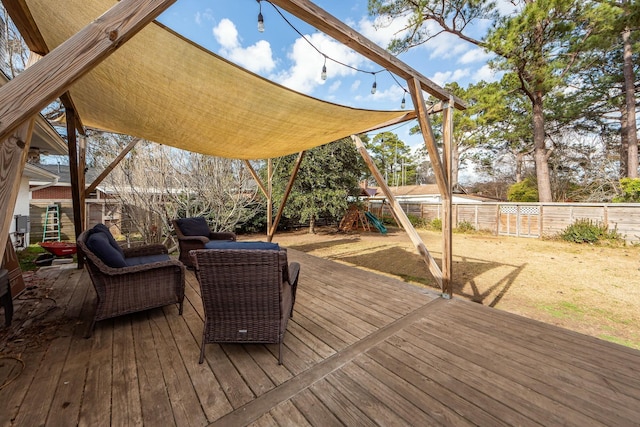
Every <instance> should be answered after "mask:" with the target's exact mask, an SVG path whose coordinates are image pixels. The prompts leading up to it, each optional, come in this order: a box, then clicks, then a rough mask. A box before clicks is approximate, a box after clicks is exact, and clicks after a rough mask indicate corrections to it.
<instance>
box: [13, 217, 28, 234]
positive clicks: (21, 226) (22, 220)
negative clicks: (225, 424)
mask: <svg viewBox="0 0 640 427" xmlns="http://www.w3.org/2000/svg"><path fill="white" fill-rule="evenodd" d="M15 218H16V233H19V234H25V233H28V232H29V225H30V221H29V217H28V216H27V215H16V216H15Z"/></svg>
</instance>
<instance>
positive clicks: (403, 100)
mask: <svg viewBox="0 0 640 427" xmlns="http://www.w3.org/2000/svg"><path fill="white" fill-rule="evenodd" d="M404 98H405V95H404V94H403V95H402V102H401V103H400V108H402V109H403V110H404V107H406V106H407V102H406V101H405V99H404Z"/></svg>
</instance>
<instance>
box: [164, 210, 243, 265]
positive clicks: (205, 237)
mask: <svg viewBox="0 0 640 427" xmlns="http://www.w3.org/2000/svg"><path fill="white" fill-rule="evenodd" d="M187 221H188V222H191V224H189V225H191V226H192V227H190V228H191V230H190V231H193V230H194V229H197V228H199V229H201V231H200V233H201V234H199V235H194V234H191V233H189V232H187V233H185V232H183V229H182V228H183V227H185V222H187ZM172 223H173V229H174V230H175V232H176V236H177V237H178V245H179V247H180V256H179V259H180V261H182V263H183V264H184V265H186V266H187V267H189V268H191V267H193V264H192V263H191V259H190V258H189V251H191V250H194V249H204V248H205V245H206V244H207V243H209V241H211V240H230V241H235V240H236V234H235V233H232V232H215V231H211V230H210V229H209V226H208V225H207V222H206V220H205V219H204V218H202V217H197V218H181V219H174V220H173V221H172ZM194 223H195V224H198V226H197V227H193V224H194Z"/></svg>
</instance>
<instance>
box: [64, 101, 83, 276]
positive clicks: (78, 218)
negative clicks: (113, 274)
mask: <svg viewBox="0 0 640 427" xmlns="http://www.w3.org/2000/svg"><path fill="white" fill-rule="evenodd" d="M65 115H66V116H67V143H68V144H69V175H70V177H71V200H72V204H73V230H74V232H75V235H76V239H77V238H78V236H80V233H82V231H83V229H82V201H81V200H82V197H81V196H80V192H81V190H82V189H81V188H80V176H79V175H80V174H79V171H78V165H79V162H78V144H77V138H76V112H75V111H73V110H71V109H66V110H65ZM83 266H84V265H83V263H82V257H78V268H79V269H81V268H82V267H83Z"/></svg>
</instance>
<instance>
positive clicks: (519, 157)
mask: <svg viewBox="0 0 640 427" xmlns="http://www.w3.org/2000/svg"><path fill="white" fill-rule="evenodd" d="M523 163H524V153H516V182H522V169H523V167H522V165H523Z"/></svg>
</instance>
